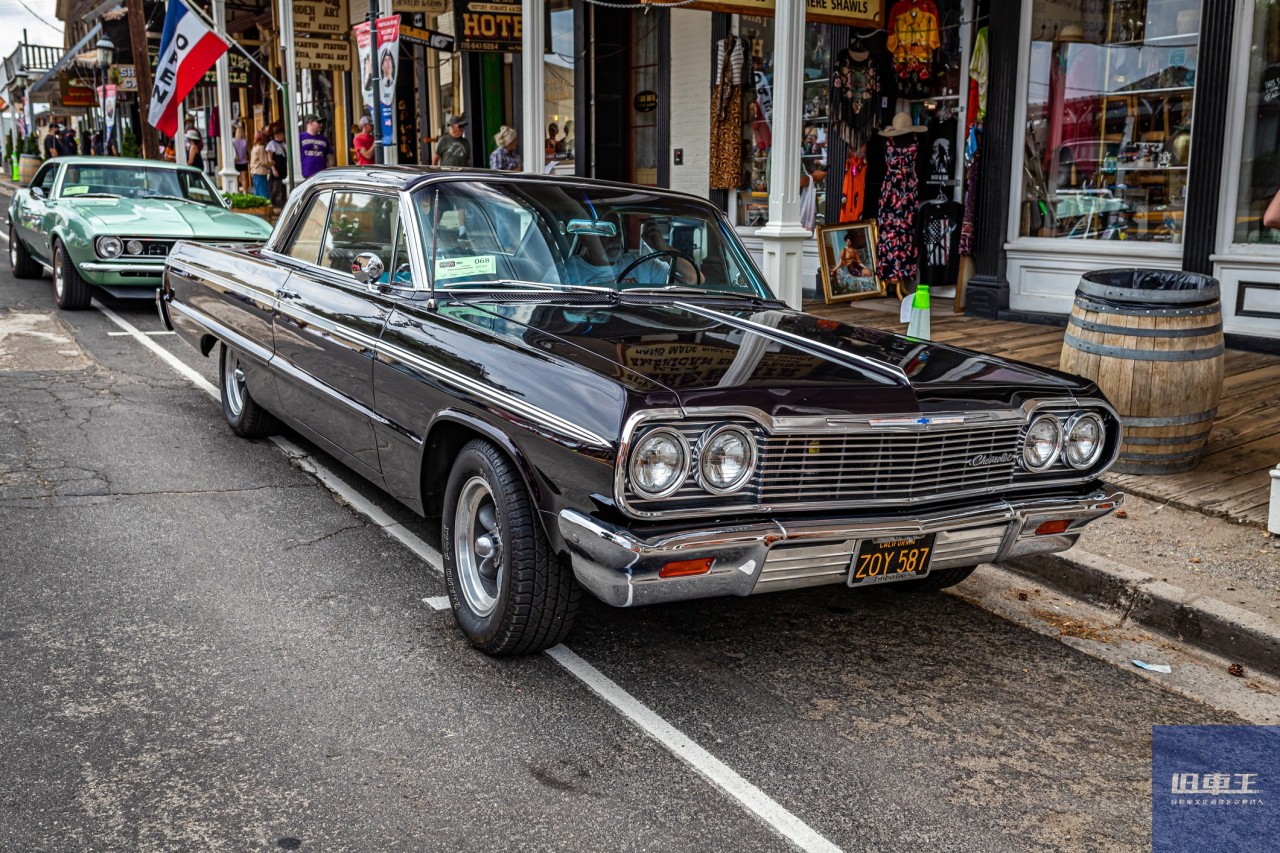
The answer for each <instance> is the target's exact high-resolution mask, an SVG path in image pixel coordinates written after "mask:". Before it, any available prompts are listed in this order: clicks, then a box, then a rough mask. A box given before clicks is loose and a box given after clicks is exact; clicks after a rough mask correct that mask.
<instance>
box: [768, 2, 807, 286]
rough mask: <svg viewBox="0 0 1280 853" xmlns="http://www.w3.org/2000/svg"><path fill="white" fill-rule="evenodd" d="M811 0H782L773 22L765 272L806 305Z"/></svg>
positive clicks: (769, 279) (777, 7)
mask: <svg viewBox="0 0 1280 853" xmlns="http://www.w3.org/2000/svg"><path fill="white" fill-rule="evenodd" d="M804 11H805V0H777V6H776V16H775V17H774V22H773V127H772V130H773V150H772V152H771V155H770V162H769V224H768V225H766V226H765V227H764V228H761V229H760V230H759V231H757V232H756V236H757V237H759V238H760V239H761V240H763V242H764V277H765V278H766V279H767V280H768V282H769V284H770V285H772V286H773V289H774V290H775V291H777V293H778V295H779V296H780V297H782V299H784V300H785V301H786V303H787V304H788V305H789V306H791V307H792V308H799V307H800V300H801V292H802V284H801V281H800V276H801V271H800V263H801V260H802V257H803V253H804V241H805V240H806V239H807V238H808V237H809V232H808V231H807V230H806V229H805V228H803V227H802V226H801V225H800V175H801V172H800V141H801V139H800V136H801V128H802V127H803V124H802V120H801V109H802V106H803V105H802V103H801V102H802V100H803V97H802V94H801V87H802V86H803V84H804V68H803V65H804Z"/></svg>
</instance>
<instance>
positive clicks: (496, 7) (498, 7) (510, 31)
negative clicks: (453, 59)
mask: <svg viewBox="0 0 1280 853" xmlns="http://www.w3.org/2000/svg"><path fill="white" fill-rule="evenodd" d="M453 17H454V29H453V31H454V33H455V34H456V35H457V37H458V39H459V40H460V43H459V45H458V48H459V50H474V51H481V52H485V53H519V52H520V39H521V36H522V35H523V27H522V26H521V18H520V4H519V3H485V2H480V0H454V4H453Z"/></svg>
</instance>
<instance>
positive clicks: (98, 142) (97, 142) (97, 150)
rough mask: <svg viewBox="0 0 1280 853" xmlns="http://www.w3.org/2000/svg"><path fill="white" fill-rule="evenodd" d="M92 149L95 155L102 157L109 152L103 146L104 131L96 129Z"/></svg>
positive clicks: (92, 139) (91, 144)
mask: <svg viewBox="0 0 1280 853" xmlns="http://www.w3.org/2000/svg"><path fill="white" fill-rule="evenodd" d="M90 150H91V151H92V152H93V156H94V157H102V156H103V155H105V154H106V153H107V152H106V150H105V149H104V148H103V147H102V131H100V130H95V131H94V132H93V136H92V138H91V142H90Z"/></svg>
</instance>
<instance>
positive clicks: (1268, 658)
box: [1002, 548, 1280, 677]
mask: <svg viewBox="0 0 1280 853" xmlns="http://www.w3.org/2000/svg"><path fill="white" fill-rule="evenodd" d="M1002 565H1003V566H1005V567H1006V568H1010V569H1012V570H1014V571H1015V572H1017V573H1018V574H1021V575H1024V576H1026V577H1028V578H1032V579H1034V580H1037V581H1039V582H1040V583H1043V584H1045V585H1047V586H1051V587H1053V588H1054V589H1056V590H1058V591H1060V592H1065V593H1067V594H1068V595H1072V596H1075V597H1077V598H1081V599H1083V600H1085V601H1087V602H1089V603H1090V604H1096V605H1099V606H1101V607H1105V608H1107V609H1109V610H1114V611H1118V612H1119V613H1120V617H1121V621H1122V622H1123V621H1125V620H1131V621H1133V622H1136V623H1137V624H1139V625H1143V626H1146V627H1148V628H1151V629H1153V630H1155V631H1159V632H1160V633H1162V634H1166V635H1168V636H1171V637H1174V638H1176V639H1178V640H1179V641H1182V642H1186V643H1190V644H1192V645H1195V646H1198V647H1200V648H1202V649H1205V650H1207V651H1210V652H1213V653H1215V654H1218V655H1222V656H1223V657H1227V658H1230V659H1231V660H1232V661H1239V662H1240V663H1242V664H1244V665H1246V666H1249V667H1252V668H1253V669H1255V670H1258V671H1260V672H1265V673H1267V674H1269V675H1272V676H1277V677H1280V621H1277V620H1275V619H1269V618H1267V617H1266V616H1261V615H1259V614H1257V613H1252V612H1250V611H1247V610H1241V609H1240V608H1239V607H1236V606H1234V605H1231V604H1227V603H1226V602H1225V601H1220V600H1218V599H1216V598H1208V597H1206V596H1202V595H1197V594H1196V593H1193V592H1189V591H1188V590H1185V589H1183V588H1182V587H1180V586H1174V585H1173V584H1169V583H1165V582H1163V581H1161V580H1158V579H1157V578H1154V577H1152V576H1151V575H1148V574H1146V573H1145V572H1140V571H1138V570H1137V569H1133V568H1130V567H1129V566H1125V565H1122V564H1120V563H1117V562H1115V561H1114V560H1109V559H1107V558H1106V557H1099V556H1098V555H1096V554H1090V553H1089V552H1087V551H1081V550H1080V549H1079V548H1072V549H1071V550H1070V551H1067V552H1065V553H1062V554H1043V555H1037V556H1031V557H1019V558H1017V559H1015V560H1010V561H1008V562H1006V563H1003V564H1002Z"/></svg>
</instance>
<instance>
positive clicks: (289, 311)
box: [275, 300, 378, 359]
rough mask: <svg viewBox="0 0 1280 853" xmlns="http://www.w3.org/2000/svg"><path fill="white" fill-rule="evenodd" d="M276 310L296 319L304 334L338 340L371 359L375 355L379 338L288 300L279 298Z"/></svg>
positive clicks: (282, 314) (295, 321) (293, 319)
mask: <svg viewBox="0 0 1280 853" xmlns="http://www.w3.org/2000/svg"><path fill="white" fill-rule="evenodd" d="M275 310H276V313H277V314H279V315H281V316H283V317H287V318H288V319H290V320H292V321H294V323H295V324H296V325H297V326H298V328H299V329H300V330H301V331H302V332H303V333H304V334H312V335H316V336H317V337H322V338H329V339H331V340H334V341H337V342H338V343H340V344H342V345H343V346H344V347H346V348H347V349H349V350H351V351H352V352H355V353H358V354H360V355H367V356H368V357H369V358H370V359H372V358H374V356H375V350H376V349H377V346H378V339H377V338H374V337H370V336H369V335H366V334H365V333H363V332H360V331H357V330H356V329H351V328H348V327H346V326H340V325H338V324H337V323H335V322H333V321H332V320H329V319H328V318H325V317H321V316H320V315H319V314H315V313H312V312H311V311H308V310H307V309H306V308H300V307H298V306H297V305H295V304H293V303H292V302H288V301H286V300H277V301H276V305H275Z"/></svg>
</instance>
